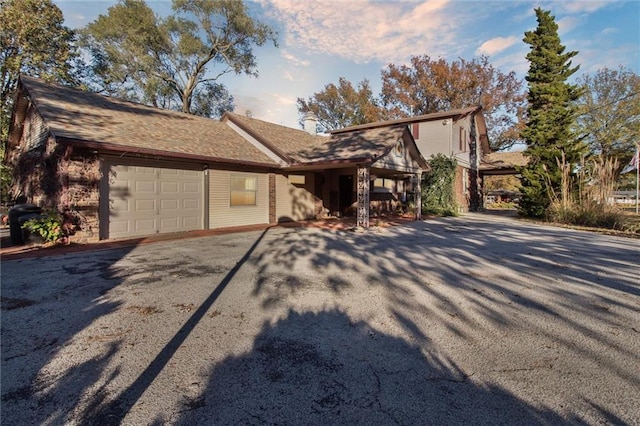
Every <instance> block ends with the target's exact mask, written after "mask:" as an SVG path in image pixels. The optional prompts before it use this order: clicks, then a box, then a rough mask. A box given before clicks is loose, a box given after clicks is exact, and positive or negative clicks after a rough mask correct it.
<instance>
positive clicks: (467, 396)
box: [177, 309, 562, 425]
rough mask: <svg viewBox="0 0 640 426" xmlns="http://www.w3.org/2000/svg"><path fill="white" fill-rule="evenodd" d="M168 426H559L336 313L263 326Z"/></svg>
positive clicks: (446, 362) (293, 315) (294, 316)
mask: <svg viewBox="0 0 640 426" xmlns="http://www.w3.org/2000/svg"><path fill="white" fill-rule="evenodd" d="M209 377H210V381H209V384H208V386H207V388H206V390H205V392H204V393H203V394H200V395H197V396H196V397H194V398H192V399H186V400H185V401H184V402H183V411H182V413H181V415H180V417H179V418H178V420H177V424H183V425H194V424H404V425H413V424H496V421H497V419H499V422H500V423H503V424H540V423H560V422H561V421H562V419H561V418H560V417H559V416H557V415H556V414H555V413H553V412H552V411H549V410H540V409H536V408H534V407H532V406H529V405H527V404H525V403H523V402H522V401H520V400H518V399H517V398H515V397H514V396H512V395H510V394H509V393H508V392H506V391H505V390H503V389H501V388H499V387H496V386H483V385H480V384H478V383H476V382H474V378H473V377H467V376H466V375H465V374H464V373H463V372H462V371H460V370H459V369H458V368H457V366H456V365H455V364H454V363H453V362H451V360H450V359H447V358H446V357H441V356H438V355H436V354H434V353H430V352H429V347H428V346H427V347H425V346H418V345H416V344H411V343H408V342H406V341H404V340H402V339H400V338H397V337H394V336H390V335H387V334H385V333H383V332H380V331H379V330H376V329H375V328H373V327H371V326H370V325H369V324H367V323H366V322H364V321H353V320H351V319H350V318H349V316H348V315H347V314H346V313H344V312H341V311H339V310H334V309H331V310H324V311H320V312H317V313H313V312H304V313H298V312H295V311H290V312H289V314H288V315H287V316H286V317H285V318H283V319H281V320H279V321H277V322H276V323H274V324H268V323H267V324H264V326H263V329H262V331H261V333H260V334H259V335H258V336H257V337H256V339H255V342H254V345H253V348H252V349H251V351H250V352H248V353H246V354H244V355H241V356H231V357H228V358H227V359H225V360H224V361H223V362H221V363H218V364H217V365H215V366H214V367H213V368H212V369H211V371H210V374H209Z"/></svg>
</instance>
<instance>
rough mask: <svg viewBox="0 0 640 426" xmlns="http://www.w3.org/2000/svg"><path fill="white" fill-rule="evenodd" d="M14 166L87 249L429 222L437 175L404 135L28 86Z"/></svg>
mask: <svg viewBox="0 0 640 426" xmlns="http://www.w3.org/2000/svg"><path fill="white" fill-rule="evenodd" d="M312 127H314V126H312ZM312 133H313V132H312ZM5 155H6V158H5V160H6V161H7V162H8V163H9V164H11V165H12V167H13V169H14V182H13V190H12V191H13V195H14V196H16V197H17V196H24V197H26V198H27V200H28V201H29V202H32V203H34V204H37V205H40V206H42V207H45V208H52V209H57V210H59V211H63V212H65V213H66V215H67V216H68V217H69V218H70V220H73V221H74V222H75V223H76V224H77V225H78V226H77V231H76V234H75V235H74V240H76V241H92V240H97V239H113V238H125V237H134V236H144V235H151V234H156V233H166V232H179V231H189V230H198V229H216V228H227V227H235V226H243V225H253V224H269V223H277V222H279V221H285V220H304V219H311V218H318V217H323V216H327V215H341V214H349V213H352V214H355V215H356V216H357V219H358V225H360V226H365V227H366V226H368V225H369V215H370V212H371V211H373V212H374V213H375V212H377V211H379V210H382V209H387V210H390V209H396V208H407V207H408V206H411V207H412V208H414V209H415V210H414V214H415V216H416V217H419V216H420V190H419V189H420V187H419V186H420V185H419V182H420V176H421V173H422V172H423V171H424V170H426V169H427V168H428V165H427V163H426V161H425V160H424V158H423V157H422V156H421V155H420V153H419V151H418V149H417V147H416V144H415V142H414V139H413V137H412V135H411V132H410V131H409V129H408V128H407V126H406V125H402V124H397V123H396V124H392V125H388V126H379V127H377V128H375V129H362V130H353V131H347V132H342V133H341V134H339V135H338V134H336V135H331V136H328V137H327V136H322V135H315V134H311V133H309V132H307V131H304V130H296V129H291V128H287V127H284V126H279V125H275V124H271V123H267V122H264V121H261V120H256V119H251V118H248V117H244V116H240V115H236V114H231V113H227V114H225V115H224V116H223V117H222V119H221V120H213V119H208V118H203V117H197V116H193V115H188V114H183V113H179V112H174V111H168V110H163V109H158V108H152V107H148V106H144V105H141V104H137V103H133V102H128V101H124V100H120V99H117V98H113V97H106V96H102V95H98V94H95V93H89V92H84V91H80V90H77V89H72V88H69V87H63V86H58V85H54V84H48V83H45V82H43V81H41V80H38V79H35V78H30V77H25V76H23V77H21V79H20V82H19V87H18V91H17V95H16V99H15V103H14V111H13V115H12V123H11V128H10V134H9V143H8V149H7V152H6V154H5ZM372 183H373V184H372ZM371 200H373V201H371ZM376 203H377V204H376ZM374 206H375V207H374ZM372 207H374V208H373V210H372Z"/></svg>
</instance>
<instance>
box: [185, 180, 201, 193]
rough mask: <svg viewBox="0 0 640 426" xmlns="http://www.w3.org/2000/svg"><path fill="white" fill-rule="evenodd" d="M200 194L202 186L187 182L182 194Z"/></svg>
mask: <svg viewBox="0 0 640 426" xmlns="http://www.w3.org/2000/svg"><path fill="white" fill-rule="evenodd" d="M199 192H200V185H198V184H196V183H189V182H185V183H183V184H182V193H183V194H185V195H186V194H197V193H199Z"/></svg>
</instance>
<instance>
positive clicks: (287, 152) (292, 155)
mask: <svg viewBox="0 0 640 426" xmlns="http://www.w3.org/2000/svg"><path fill="white" fill-rule="evenodd" d="M226 118H228V119H229V120H231V121H232V122H233V123H235V124H236V125H238V126H239V127H241V128H242V129H243V130H244V131H246V132H248V133H249V134H251V136H253V137H254V138H256V139H257V140H258V141H260V142H261V143H262V144H264V145H266V146H267V147H269V148H271V149H272V150H273V151H274V152H276V153H278V154H280V155H281V156H282V157H283V158H284V159H285V160H287V162H300V161H304V158H303V157H300V156H299V153H300V152H301V151H304V150H308V149H311V150H314V149H320V148H321V147H323V146H325V144H326V142H327V140H328V139H329V138H328V137H326V136H320V135H311V134H309V133H308V132H306V131H305V130H298V129H292V128H291V127H286V126H281V125H279V124H274V123H269V122H266V121H262V120H258V119H255V118H250V117H246V116H243V115H238V114H233V113H229V112H227V113H225V114H224V116H223V117H222V119H223V120H225V119H226Z"/></svg>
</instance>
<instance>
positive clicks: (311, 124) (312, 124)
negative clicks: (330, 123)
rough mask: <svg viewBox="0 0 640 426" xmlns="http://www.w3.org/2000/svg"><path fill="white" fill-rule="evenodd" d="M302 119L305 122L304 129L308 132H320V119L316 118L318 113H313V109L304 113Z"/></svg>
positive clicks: (311, 133)
mask: <svg viewBox="0 0 640 426" xmlns="http://www.w3.org/2000/svg"><path fill="white" fill-rule="evenodd" d="M302 121H303V123H304V130H305V131H306V132H307V133H309V134H310V135H314V136H315V135H316V134H317V133H318V132H317V128H316V127H317V125H318V119H317V118H316V115H315V114H314V113H313V111H307V112H306V113H305V114H304V117H303V118H302Z"/></svg>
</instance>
